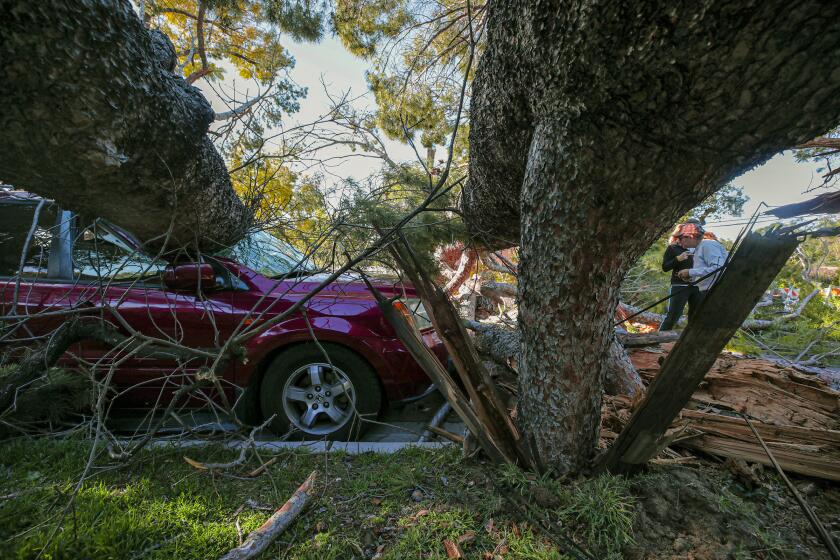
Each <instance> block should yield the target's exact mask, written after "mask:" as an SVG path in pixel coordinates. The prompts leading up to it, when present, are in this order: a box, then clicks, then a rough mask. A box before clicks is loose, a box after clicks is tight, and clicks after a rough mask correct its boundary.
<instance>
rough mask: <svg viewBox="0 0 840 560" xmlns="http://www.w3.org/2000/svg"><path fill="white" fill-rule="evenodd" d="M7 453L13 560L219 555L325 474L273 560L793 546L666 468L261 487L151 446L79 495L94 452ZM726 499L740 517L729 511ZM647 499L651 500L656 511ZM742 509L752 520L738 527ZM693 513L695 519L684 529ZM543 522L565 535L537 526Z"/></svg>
mask: <svg viewBox="0 0 840 560" xmlns="http://www.w3.org/2000/svg"><path fill="white" fill-rule="evenodd" d="M0 450H1V451H0V473H2V474H0V540H2V544H0V557H2V558H36V557H39V555H40V558H46V559H52V558H72V559H81V558H96V559H99V558H114V559H132V558H178V559H190V558H201V559H204V558H218V557H219V556H220V555H221V554H223V553H224V552H226V551H228V550H229V549H230V548H232V547H234V546H236V545H238V544H239V542H240V539H241V537H244V536H247V534H248V533H249V532H250V531H252V530H253V529H255V528H257V527H258V526H259V525H260V524H262V523H263V522H264V521H265V520H266V519H267V518H268V516H269V515H270V514H271V512H272V511H273V510H274V509H275V508H277V507H279V506H280V505H282V504H283V503H284V502H285V501H286V499H287V498H288V497H289V496H290V495H291V493H292V492H293V491H294V490H295V489H296V488H297V487H298V485H299V484H300V483H301V482H302V481H303V480H304V479H305V478H306V476H307V475H308V474H309V473H310V472H311V471H312V470H314V469H318V470H319V472H320V476H319V479H318V484H317V492H316V494H315V497H314V499H313V500H312V502H311V505H310V507H309V508H308V509H307V510H306V511H305V512H304V513H303V514H302V515H301V516H300V517H299V518H298V519H297V520H296V521H295V522H294V523H293V524H292V525H291V527H290V528H289V529H288V530H287V531H286V532H285V533H284V534H282V535H281V536H280V538H279V539H278V540H277V541H276V542H275V543H274V545H273V546H272V548H271V549H270V550H269V551H268V552H267V553H266V554H265V555H264V556H263V557H264V558H296V559H297V558H301V559H313V560H314V559H317V560H328V559H347V558H372V557H375V558H383V559H386V558H391V559H406V558H409V559H414V558H447V554H446V550H445V548H444V540H446V539H449V540H452V541H454V542H458V541H459V539H460V541H461V544H460V547H461V549H462V551H463V553H464V557H465V558H478V559H491V560H493V559H496V558H505V559H509V558H517V559H520V558H521V559H561V558H568V557H567V556H564V555H563V554H562V551H563V550H565V549H564V548H563V547H561V546H560V543H561V539H563V538H572V539H574V540H575V541H576V542H578V543H579V544H580V545H582V546H583V547H584V548H585V549H587V550H588V551H589V552H590V553H591V554H592V555H593V556H594V557H595V558H599V559H603V558H650V557H657V558H659V557H661V558H671V557H672V556H666V555H663V556H658V555H656V556H651V555H650V553H651V551H654V552H655V551H656V550H657V549H663V550H664V548H663V547H665V544H664V543H662V541H663V540H665V541H667V547H666V548H670V542H671V541H673V540H674V537H673V536H670V533H669V531H671V529H670V528H669V526H668V523H667V522H666V521H663V520H668V519H675V521H674V523H675V524H676V525H677V526H678V527H679V528H678V529H676V530H675V531H680V530H683V529H684V528H685V527H684V526H685V525H686V524H687V522H686V520H688V519H691V520H693V521H694V522H696V527H694V528H693V529H692V530H695V533H696V535H695V537H696V538H695V537H693V536H692V535H694V534H695V533H692V534H691V535H690V534H687V535H686V536H685V538H684V540H685V542H686V543H688V544H687V546H688V545H689V544H690V543H691V542H706V541H710V539H711V537H709V536H708V535H707V534H706V533H705V532H703V531H706V530H707V529H708V528H714V527H716V526H719V527H720V528H721V529H720V530H718V529H715V530H716V531H718V532H717V533H715V534H717V535H718V537H719V538H718V540H720V541H721V542H722V541H731V540H733V538H734V537H733V535H734V536H736V537H737V538H738V539H741V540H742V541H743V542H742V543H741V544H738V545H737V546H738V547H739V548H737V549H733V550H736V552H737V551H738V550H742V551H745V552H749V550H765V551H767V550H769V551H770V552H771V553H772V552H773V550H776V549H778V550H783V549H789V548H790V547H788V546H786V545H785V544H784V543H781V542H776V541H774V540H768V539H767V538H763V537H762V536H761V533H760V532H759V529H760V525H762V524H763V523H762V522H761V521H760V520H759V519H758V517H757V516H756V510H755V508H754V506H753V505H752V504H749V503H747V502H745V501H744V500H741V499H740V498H739V497H737V496H735V495H734V494H733V493H732V492H730V490H729V488H730V487H731V485H732V484H734V483H733V481H732V480H731V478H728V475H726V474H725V473H722V471H718V470H716V469H708V472H706V471H705V470H704V471H699V470H697V469H695V470H693V471H690V470H689V469H683V470H681V471H680V473H682V474H680V477H682V478H678V477H676V476H675V475H674V474H673V472H671V471H660V472H659V473H657V472H651V473H648V474H645V475H643V476H641V477H635V478H632V479H627V478H623V477H612V476H602V477H598V478H594V479H590V480H585V481H566V482H560V481H555V480H550V479H548V478H542V479H541V478H537V477H535V476H534V475H525V474H523V473H522V472H520V471H518V470H516V469H513V468H498V467H491V466H488V465H485V464H482V463H480V462H479V461H476V460H470V459H463V458H462V457H461V454H460V450H458V449H455V448H452V449H444V450H434V451H430V450H419V449H413V450H404V451H402V452H400V453H397V454H394V455H376V454H364V455H347V454H341V453H334V454H326V455H324V454H321V455H317V454H310V453H306V452H298V451H294V452H293V451H284V452H282V453H280V454H279V455H277V459H278V460H277V462H276V463H274V464H273V465H272V466H271V467H269V468H268V469H267V470H266V472H265V473H264V474H262V475H261V476H259V477H257V478H248V477H246V476H245V474H246V473H248V472H250V471H251V470H253V469H254V468H256V467H257V466H259V465H260V464H261V463H260V460H258V459H257V458H256V457H254V456H251V457H250V459H249V461H248V463H247V464H245V465H242V466H240V467H238V468H236V469H233V470H231V471H228V472H224V473H219V472H217V473H215V474H214V473H211V472H208V471H202V470H198V469H196V468H194V467H192V466H190V465H188V464H187V463H186V462H185V461H184V456H187V457H190V458H191V459H195V460H198V461H212V462H225V461H230V460H232V459H234V458H235V457H236V456H237V455H238V451H233V450H228V449H224V448H221V447H207V448H192V449H173V448H166V449H154V450H147V451H144V452H142V453H141V454H140V455H139V456H138V457H136V459H135V460H134V461H133V462H131V463H130V464H128V465H117V464H115V463H113V462H112V461H110V459H108V457H107V454H106V453H105V452H104V450H102V449H97V450H95V452H94V454H93V456H94V461H93V463H92V465H93V466H92V468H91V469H90V471H89V473H88V477H87V478H86V479H85V480H84V481H82V482H81V483H80V475H81V473H82V472H83V471H84V469H85V465H86V464H87V462H88V458H89V456H90V455H91V446H90V444H89V443H88V442H87V441H86V440H72V439H70V440H68V439H65V440H56V439H32V440H7V441H5V442H2V443H0ZM269 457H270V456H269V455H265V456H263V457H262V460H267V459H268V458H269ZM490 476H492V477H494V479H495V480H496V482H495V483H494V482H492V481H491V479H490V478H489V477H490ZM698 477H701V478H698ZM697 481H699V482H697ZM691 485H696V486H697V491H696V492H694V495H696V498H695V501H697V503H698V504H699V505H695V506H693V507H695V508H701V509H696V511H693V512H692V511H690V510H691V508H689V504H688V496H691V495H692V493H691V492H688V490H690V489H689V488H688V486H691ZM77 486H78V491H76V488H77ZM674 486H677V488H674ZM505 493H509V494H510V495H515V496H517V497H518V498H520V499H523V500H524V501H525V502H527V503H528V504H529V509H530V512H529V513H523V512H521V510H519V509H517V508H516V507H515V506H514V505H512V504H511V502H510V501H509V500H506V499H505V498H504V497H503V495H504V494H505ZM670 494H680V496H681V497H680V496H677V498H678V502H677V504H679V505H677V506H676V507H674V506H673V505H669V504H668V503H667V502H661V500H660V502H661V503H659V502H657V503H655V502H656V500H659V496H662V495H666V496H667V495H670ZM646 495H647V496H650V497H651V499H647V498H644V496H646ZM704 496H705V497H704ZM723 497H726V498H727V499H726V500H724V501H725V502H726V504H725V505H727V508H721V507H718V505H717V504H718V502H720V501H721V500H722V499H723ZM643 500H647V501H649V502H651V503H652V504H654V505H653V506H652V508H649V510H650V511H647V512H645V508H644V507H642V502H643ZM679 500H682V501H679ZM701 502H703V503H701ZM706 502H708V503H706ZM721 503H722V502H721ZM732 504H736V505H737V506H738V508H741V509H743V513H739V514H738V515H739V516H740V518H737V519H736V517H737V516H736V515H734V514H733V511H736V510H733V505H732ZM794 507H795V506H794ZM702 508H705V509H702ZM660 510H661V511H660ZM683 510H684V511H685V512H686V518H685V519H682V518H680V517H679V516H680V512H681V511H683ZM707 511H711V512H712V513H708V514H707V513H703V512H707ZM739 511H740V510H739ZM701 513H702V515H701ZM659 515H661V517H657V516H659ZM704 516H707V517H704ZM540 518H544V519H549V520H550V521H551V523H553V524H554V525H553V528H552V529H550V530H545V529H541V528H538V525H537V524H538V523H539V519H540ZM750 519H754V520H755V521H754V522H753V521H749V520H750ZM743 520H747V521H744V522H743V523H742V521H743ZM735 521H738V523H739V524H738V525H737V526H735V525H733V523H734V522H735ZM634 522H644V527H646V528H645V533H646V534H647V535H648V536H650V537H653V533H651V531H662V534H663V535H667V536H663V537H662V538H661V539H660V538H659V537H657V538H650V539H647V538H646V537H645V539H643V540H647V541H650V542H647V543H646V544H645V545H644V550H639V551H637V552H636V553H635V554H630V553H628V550H632V549H633V547H634V546H635V545H634V543H633V537H632V535H633V528H634ZM752 525H755V526H754V527H753V526H752ZM742 526H743V527H742ZM697 531H699V532H697ZM720 531H724V532H720ZM727 531H728V532H727ZM735 531H737V533H736V532H735ZM641 534H642V533H640V535H641ZM680 538H682V537H680ZM692 538H694V539H695V540H694V541H691V539H692ZM744 539H746V540H744ZM744 543H746V544H744ZM691 546H694V545H691ZM637 548H638V547H637ZM673 557H674V558H676V557H678V556H673ZM699 557H700V556H698V558H699ZM723 557H737V558H740V557H743V558H753V557H755V558H776V557H779V558H785V557H788V556H787V555H786V554H779V555H777V554H770V553H767V552H765V553H763V554H759V555H757V556H753V555H749V554H747V555H746V556H723ZM806 557H808V556H806Z"/></svg>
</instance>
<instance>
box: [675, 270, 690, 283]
mask: <svg viewBox="0 0 840 560" xmlns="http://www.w3.org/2000/svg"><path fill="white" fill-rule="evenodd" d="M677 276H679V277H680V280H688V279H689V278H691V275H690V274H689V273H688V269H687V268H686V269H685V270H680V271H679V272H677Z"/></svg>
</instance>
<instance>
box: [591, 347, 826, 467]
mask: <svg viewBox="0 0 840 560" xmlns="http://www.w3.org/2000/svg"><path fill="white" fill-rule="evenodd" d="M670 346H671V345H664V346H663V347H661V348H655V349H646V350H637V351H635V352H633V353H632V354H631V359H632V361H633V363H634V364H635V366H636V368H637V369H638V371H639V372H640V373H641V375H642V377H643V379H645V380H646V381H647V382H652V381H653V380H654V379H655V378H656V376H657V375H658V374H659V370H660V362H661V361H662V358H663V353H664V352H668V351H670ZM741 412H744V413H746V414H748V415H749V416H750V417H751V418H753V419H754V420H753V422H754V424H755V427H756V429H757V430H758V431H759V433H760V434H761V436H762V438H764V439H765V440H766V442H767V445H768V446H769V447H770V448H771V449H772V451H773V453H774V455H775V456H776V458H777V459H778V460H779V462H780V464H781V465H782V466H783V467H784V469H785V470H786V471H789V472H795V473H798V474H802V475H807V476H816V477H820V478H825V479H829V480H838V479H840V471H839V470H838V469H837V464H838V462H840V393H838V392H837V391H834V390H832V389H831V388H830V387H828V386H827V385H826V384H825V383H824V382H822V381H821V380H819V379H816V378H814V377H813V376H810V375H803V374H800V373H799V372H797V371H795V370H794V369H792V368H789V367H783V366H780V365H778V364H775V363H773V362H769V361H766V360H760V359H751V358H742V357H738V356H735V355H731V354H723V355H721V356H720V357H719V358H718V360H717V361H716V362H715V364H714V366H713V367H712V369H711V371H710V372H709V373H708V374H707V375H706V378H705V380H704V382H703V384H702V385H701V386H700V387H699V388H697V389H696V390H695V391H694V393H693V394H692V396H691V399H690V400H689V402H688V403H687V404H686V406H685V408H683V410H682V411H681V412H680V415H679V416H678V418H677V419H676V420H675V421H674V422H673V423H672V424H671V425H670V427H669V429H668V432H667V433H668V434H669V436H668V438H666V439H668V441H667V444H668V445H670V446H671V447H681V448H685V449H689V450H696V451H702V452H704V453H708V454H710V455H716V456H719V457H724V458H733V459H742V460H745V461H749V462H757V463H762V464H765V465H769V464H770V463H769V460H768V458H767V456H766V454H765V453H764V451H763V449H762V448H761V446H760V445H759V444H758V442H757V441H756V439H755V437H754V436H753V435H752V432H751V430H750V429H749V426H748V425H747V424H746V422H745V421H744V419H743V418H742V417H741V416H740V413H741ZM602 413H603V425H602V430H601V436H602V440H604V442H605V443H606V442H611V441H614V440H615V438H616V437H617V434H618V433H619V432H621V431H622V430H623V429H624V427H625V426H626V425H627V423H628V421H629V419H630V417H631V414H632V413H633V401H632V400H631V399H629V398H627V397H624V396H617V397H606V398H605V403H604V406H603V410H602ZM676 434H678V435H676ZM675 436H676V437H675Z"/></svg>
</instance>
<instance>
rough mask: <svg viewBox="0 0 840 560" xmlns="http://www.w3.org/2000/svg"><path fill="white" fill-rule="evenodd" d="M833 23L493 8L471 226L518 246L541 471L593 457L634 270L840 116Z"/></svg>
mask: <svg viewBox="0 0 840 560" xmlns="http://www.w3.org/2000/svg"><path fill="white" fill-rule="evenodd" d="M838 16H840V5H837V6H835V5H832V6H827V5H825V4H824V3H821V2H816V1H808V2H800V3H795V4H792V3H788V2H778V1H770V2H767V1H764V2H758V1H748V0H743V1H740V2H736V3H733V2H721V1H715V0H704V1H700V2H677V1H661V2H654V3H643V4H640V3H626V2H625V3H610V2H596V1H578V2H561V1H557V0H555V1H537V0H531V1H519V0H517V1H513V0H499V1H497V2H494V3H493V4H491V5H490V8H489V15H488V22H487V32H488V37H487V50H486V52H485V54H484V55H483V57H482V59H481V61H480V63H479V66H478V69H477V71H476V77H475V82H474V87H473V97H472V106H471V133H470V166H471V167H470V182H469V184H468V185H467V187H466V188H465V193H464V199H463V202H464V217H465V220H466V221H467V223H468V225H469V227H470V229H471V230H472V232H473V233H474V235H475V236H476V237H477V238H478V239H479V240H480V241H481V242H483V243H484V244H486V245H490V246H495V247H502V246H506V245H515V244H519V245H520V257H521V260H520V266H519V281H520V308H519V312H520V315H519V317H520V322H519V325H520V327H519V328H520V330H521V337H522V363H521V364H520V381H519V383H520V389H519V398H520V400H519V409H518V414H519V422H520V425H521V428H522V431H523V433H524V436H525V437H526V438H528V440H529V442H530V443H531V446H532V449H531V451H532V453H534V454H535V455H538V456H539V457H540V458H541V459H542V460H541V462H542V463H544V464H549V465H552V467H553V468H554V469H555V470H556V471H557V472H559V473H567V472H575V471H579V470H581V469H583V468H585V467H586V466H587V465H588V464H589V461H590V459H591V458H592V456H593V453H594V450H595V444H596V441H597V435H598V426H599V417H600V403H601V394H602V390H603V383H604V374H605V367H606V364H607V362H608V352H607V350H608V348H609V345H610V344H611V341H612V338H613V312H614V309H615V307H616V304H617V302H618V289H619V285H620V283H621V279H622V277H623V276H624V274H625V272H626V271H627V269H628V267H629V266H631V265H632V263H633V262H634V261H635V260H636V258H638V256H639V255H641V254H642V253H643V252H644V251H645V250H646V249H647V248H648V247H649V246H650V244H651V243H652V242H653V241H654V240H655V239H656V238H657V237H658V236H659V235H661V234H662V233H663V232H664V230H665V229H666V228H667V227H669V226H670V225H671V224H673V223H674V221H675V220H676V219H677V218H678V217H679V216H680V215H682V214H684V213H685V212H686V211H687V210H689V209H690V208H692V207H693V206H695V205H696V204H697V203H699V202H700V201H701V200H703V199H704V198H705V197H707V196H708V195H709V194H711V193H713V192H714V191H715V190H717V189H719V188H720V187H722V186H723V185H725V184H727V183H728V182H729V180H731V179H732V178H734V177H735V176H737V175H739V174H740V173H742V172H744V171H745V170H747V169H749V168H750V167H752V166H755V165H758V164H760V163H762V162H764V161H766V160H767V159H768V158H769V157H771V156H772V155H773V154H775V153H776V152H778V151H779V150H782V149H784V148H787V147H790V146H794V145H797V144H800V143H801V142H803V141H805V140H807V139H809V138H813V137H814V136H815V135H817V134H819V133H820V132H823V131H824V130H825V129H827V128H829V127H830V126H831V125H833V124H835V123H836V122H837V121H838V120H840V95H838V94H840V70H838V69H837V67H835V68H831V69H829V71H826V64H827V61H832V60H840V59H837V57H836V55H837V54H840V40H838V39H840V17H838ZM827 54H828V56H826V55H827ZM832 55H834V56H832ZM828 63H829V64H831V62H828ZM834 64H835V65H836V63H834ZM831 70H834V71H833V72H832V71H831Z"/></svg>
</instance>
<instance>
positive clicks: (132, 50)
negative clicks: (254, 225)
mask: <svg viewBox="0 0 840 560" xmlns="http://www.w3.org/2000/svg"><path fill="white" fill-rule="evenodd" d="M0 19H2V21H3V28H2V30H0V107H2V110H0V111H1V113H0V114H2V126H0V144H2V146H3V148H2V150H0V178H2V180H4V181H6V182H10V183H13V184H14V185H15V186H17V187H19V188H23V189H27V190H31V191H33V192H36V193H38V194H40V195H42V196H46V197H50V198H54V199H55V200H56V201H58V202H59V203H61V204H62V205H65V206H66V207H68V208H71V209H73V210H74V211H77V212H81V213H87V214H89V215H90V216H101V217H104V218H107V219H109V220H111V221H113V222H115V223H118V224H120V225H121V226H123V227H127V228H129V229H131V230H132V231H133V232H134V233H135V234H137V235H138V236H139V237H140V238H141V239H142V240H143V241H150V240H155V242H156V243H157V244H162V243H163V241H164V240H165V239H166V236H167V233H168V245H169V246H170V247H171V246H180V245H183V244H194V243H196V242H198V243H199V244H200V245H203V246H208V247H212V246H215V245H226V244H229V243H231V242H233V241H235V240H237V239H238V238H239V237H241V235H242V234H243V233H244V232H245V230H246V229H247V227H248V225H249V223H250V220H251V212H250V211H249V209H248V208H246V206H245V205H244V204H243V203H242V202H241V201H240V199H239V198H238V197H237V196H236V193H235V192H234V190H233V188H232V186H231V182H230V178H229V177H228V172H227V169H226V167H225V164H224V162H223V160H222V158H221V157H220V155H219V154H218V152H217V151H216V149H215V148H214V147H213V144H212V143H211V141H210V139H209V138H208V137H207V130H208V128H209V126H210V123H211V122H213V119H214V112H213V110H212V108H211V107H210V104H209V103H208V102H207V100H206V99H205V98H204V96H203V95H202V94H201V92H200V91H199V90H198V89H196V88H195V87H193V86H191V85H188V84H187V82H185V81H184V79H183V78H182V77H180V76H179V75H176V73H175V70H176V61H177V59H176V56H175V54H176V53H175V49H174V48H173V46H172V43H171V42H170V41H169V39H168V38H166V36H165V35H164V34H163V33H161V32H158V31H151V32H150V31H147V30H146V29H145V28H144V27H143V24H142V23H141V21H140V19H139V18H138V17H137V15H136V14H135V13H134V10H133V8H132V6H131V4H130V3H129V2H128V1H127V0H83V1H80V2H69V1H63V0H50V1H45V2H36V3H33V2H22V1H20V0H2V1H0Z"/></svg>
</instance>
